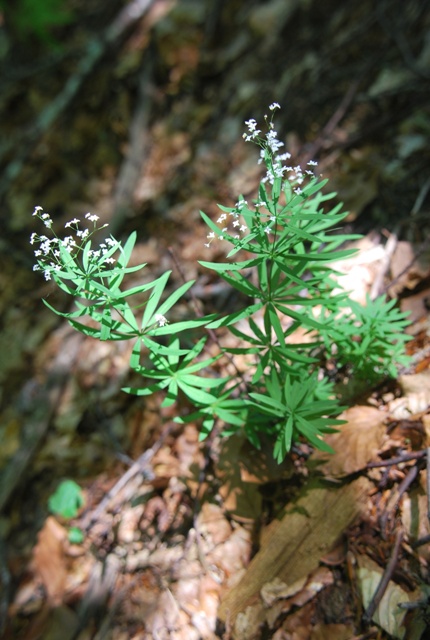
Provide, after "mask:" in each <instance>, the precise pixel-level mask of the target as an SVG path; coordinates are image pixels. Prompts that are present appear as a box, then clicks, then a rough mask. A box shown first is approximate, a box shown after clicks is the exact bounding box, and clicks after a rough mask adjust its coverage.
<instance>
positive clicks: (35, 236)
mask: <svg viewBox="0 0 430 640" xmlns="http://www.w3.org/2000/svg"><path fill="white" fill-rule="evenodd" d="M36 240H37V233H34V231H33V233H32V234H31V237H30V244H34V243H35V241H36Z"/></svg>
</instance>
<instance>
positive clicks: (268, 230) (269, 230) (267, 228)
mask: <svg viewBox="0 0 430 640" xmlns="http://www.w3.org/2000/svg"><path fill="white" fill-rule="evenodd" d="M271 231H272V229H271V228H270V227H266V228H265V229H264V233H267V235H269V233H270V232H271Z"/></svg>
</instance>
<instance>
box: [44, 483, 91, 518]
mask: <svg viewBox="0 0 430 640" xmlns="http://www.w3.org/2000/svg"><path fill="white" fill-rule="evenodd" d="M83 504H84V496H83V493H82V489H81V487H80V486H79V485H78V484H76V482H74V481H73V480H63V481H62V482H61V483H60V484H59V485H58V487H57V489H56V491H55V493H53V494H52V495H51V497H50V498H49V500H48V507H49V510H50V511H51V512H52V513H55V514H56V515H59V516H62V517H63V518H67V519H70V518H74V517H76V516H77V514H78V512H79V509H80V508H81V507H82V505H83Z"/></svg>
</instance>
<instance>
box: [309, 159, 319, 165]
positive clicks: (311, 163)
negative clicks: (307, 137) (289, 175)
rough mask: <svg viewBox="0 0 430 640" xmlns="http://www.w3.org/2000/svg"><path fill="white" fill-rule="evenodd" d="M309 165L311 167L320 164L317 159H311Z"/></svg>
mask: <svg viewBox="0 0 430 640" xmlns="http://www.w3.org/2000/svg"><path fill="white" fill-rule="evenodd" d="M308 165H309V166H310V167H317V166H318V162H315V160H309V162H308Z"/></svg>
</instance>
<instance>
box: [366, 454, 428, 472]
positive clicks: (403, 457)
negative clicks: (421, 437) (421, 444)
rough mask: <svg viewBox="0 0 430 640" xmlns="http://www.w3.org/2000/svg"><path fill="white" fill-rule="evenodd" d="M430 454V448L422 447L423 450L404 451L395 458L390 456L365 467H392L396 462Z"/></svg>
mask: <svg viewBox="0 0 430 640" xmlns="http://www.w3.org/2000/svg"><path fill="white" fill-rule="evenodd" d="M427 455H428V449H422V450H421V451H414V452H413V453H404V454H402V455H401V456H396V457H395V458H389V459H388V460H381V461H380V462H369V463H368V464H366V466H365V467H364V469H377V468H378V467H391V466H393V465H395V464H401V463H402V462H409V461H410V460H420V459H421V458H425V457H426V456H427Z"/></svg>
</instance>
